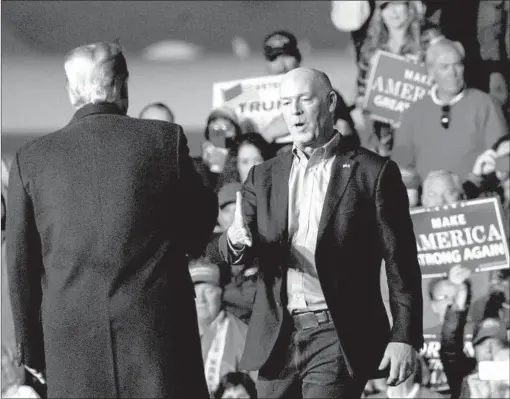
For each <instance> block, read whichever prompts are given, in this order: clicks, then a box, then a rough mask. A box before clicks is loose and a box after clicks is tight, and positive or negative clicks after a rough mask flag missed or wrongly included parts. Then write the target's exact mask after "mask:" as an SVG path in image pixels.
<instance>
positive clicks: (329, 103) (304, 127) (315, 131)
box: [280, 68, 337, 147]
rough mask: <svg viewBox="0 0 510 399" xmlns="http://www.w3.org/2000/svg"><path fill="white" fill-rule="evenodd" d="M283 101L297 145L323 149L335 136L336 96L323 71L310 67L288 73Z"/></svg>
mask: <svg viewBox="0 0 510 399" xmlns="http://www.w3.org/2000/svg"><path fill="white" fill-rule="evenodd" d="M280 101H281V104H282V107H281V111H282V115H283V118H284V119H285V122H286V124H287V127H288V129H289V132H290V134H291V136H292V138H293V140H294V143H295V144H296V145H298V146H302V147H316V146H321V145H323V144H325V143H326V142H327V141H329V139H330V138H331V137H332V136H333V134H334V127H333V126H334V112H335V108H336V101H337V97H336V93H335V91H334V90H333V87H332V85H331V81H330V80H329V78H328V76H327V75H326V74H325V73H324V72H322V71H318V70H317V69H309V68H296V69H293V70H292V71H290V72H287V73H286V74H285V76H284V77H283V79H282V81H281V83H280Z"/></svg>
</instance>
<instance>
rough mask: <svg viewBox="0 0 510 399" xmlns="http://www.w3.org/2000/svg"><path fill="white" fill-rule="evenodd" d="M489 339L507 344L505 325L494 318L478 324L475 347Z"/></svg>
mask: <svg viewBox="0 0 510 399" xmlns="http://www.w3.org/2000/svg"><path fill="white" fill-rule="evenodd" d="M487 338H497V339H499V340H501V341H502V342H506V341H507V333H506V327H505V324H504V323H503V322H502V321H501V320H498V319H494V318H487V319H484V320H482V321H481V322H480V323H478V324H477V325H476V326H475V329H474V332H473V341H472V342H473V345H478V344H480V343H481V342H482V341H484V340H485V339H487Z"/></svg>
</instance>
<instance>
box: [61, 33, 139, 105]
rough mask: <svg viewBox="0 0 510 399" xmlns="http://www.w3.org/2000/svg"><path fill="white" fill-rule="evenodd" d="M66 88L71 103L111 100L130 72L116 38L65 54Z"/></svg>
mask: <svg viewBox="0 0 510 399" xmlns="http://www.w3.org/2000/svg"><path fill="white" fill-rule="evenodd" d="M64 69H65V72H66V77H67V88H68V91H69V95H70V98H71V102H72V103H73V106H75V107H76V108H79V107H81V106H83V105H85V104H89V103H97V102H103V101H104V102H114V101H116V100H117V99H118V98H119V96H120V93H121V89H122V87H123V85H124V84H125V82H126V80H127V78H128V76H129V72H128V69H127V63H126V59H125V58H124V55H123V54H122V48H121V46H120V44H119V43H118V42H98V43H92V44H86V45H83V46H80V47H77V48H75V49H73V50H71V51H70V52H69V53H68V54H67V56H66V57H65V63H64Z"/></svg>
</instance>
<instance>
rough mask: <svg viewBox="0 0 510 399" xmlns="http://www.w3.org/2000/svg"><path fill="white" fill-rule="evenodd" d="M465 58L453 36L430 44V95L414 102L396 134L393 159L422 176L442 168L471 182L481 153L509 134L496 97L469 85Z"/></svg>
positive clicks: (428, 60) (428, 59)
mask: <svg viewBox="0 0 510 399" xmlns="http://www.w3.org/2000/svg"><path fill="white" fill-rule="evenodd" d="M464 56H465V52H464V48H463V46H462V45H461V44H460V43H459V42H453V41H451V40H449V39H441V40H439V41H437V42H436V43H434V44H432V45H431V46H430V47H429V48H428V50H427V54H426V63H427V67H428V70H429V74H430V75H431V76H432V78H433V80H434V85H433V87H432V89H431V91H430V96H427V97H425V98H424V99H423V100H422V101H420V102H417V103H415V104H413V105H411V107H410V108H409V109H408V110H407V112H406V113H405V114H404V116H403V118H402V124H401V126H400V128H399V129H398V130H397V132H396V134H395V145H394V148H393V153H392V159H393V160H394V161H395V162H397V163H398V164H399V166H400V167H401V168H403V169H407V170H413V169H416V170H417V172H418V174H419V175H420V177H421V178H422V179H423V178H425V177H426V176H427V174H428V173H429V172H430V171H432V170H439V169H442V170H448V171H451V172H453V173H454V174H456V175H458V176H459V177H460V178H461V179H462V180H463V181H464V180H466V178H467V177H468V175H469V173H470V172H471V170H472V167H473V164H474V163H475V160H476V158H477V157H478V155H479V154H481V153H482V152H483V151H485V149H486V148H490V147H491V146H492V144H493V143H495V142H496V141H497V140H498V139H499V138H500V137H502V136H504V135H505V134H506V133H507V132H508V127H507V125H506V121H505V118H504V115H503V113H502V111H501V107H500V106H499V105H498V104H497V103H496V102H495V100H493V98H492V97H491V96H490V95H489V94H487V93H484V92H482V91H481V90H478V89H475V88H471V87H468V86H466V84H465V80H464Z"/></svg>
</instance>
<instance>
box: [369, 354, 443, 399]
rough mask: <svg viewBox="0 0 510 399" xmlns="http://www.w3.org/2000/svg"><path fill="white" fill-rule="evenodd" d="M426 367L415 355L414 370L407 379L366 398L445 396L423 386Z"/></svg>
mask: <svg viewBox="0 0 510 399" xmlns="http://www.w3.org/2000/svg"><path fill="white" fill-rule="evenodd" d="M426 368H427V366H426V365H425V362H424V361H423V359H422V358H421V357H417V358H416V363H415V367H414V371H413V373H412V374H411V375H410V376H409V378H407V380H405V381H404V382H403V383H402V384H400V385H398V386H396V387H392V386H387V387H386V390H385V391H383V392H379V393H376V394H371V395H367V398H446V396H445V395H441V394H440V393H438V392H435V391H433V390H431V389H429V388H426V387H425V386H424V379H423V374H424V370H425V369H426Z"/></svg>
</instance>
